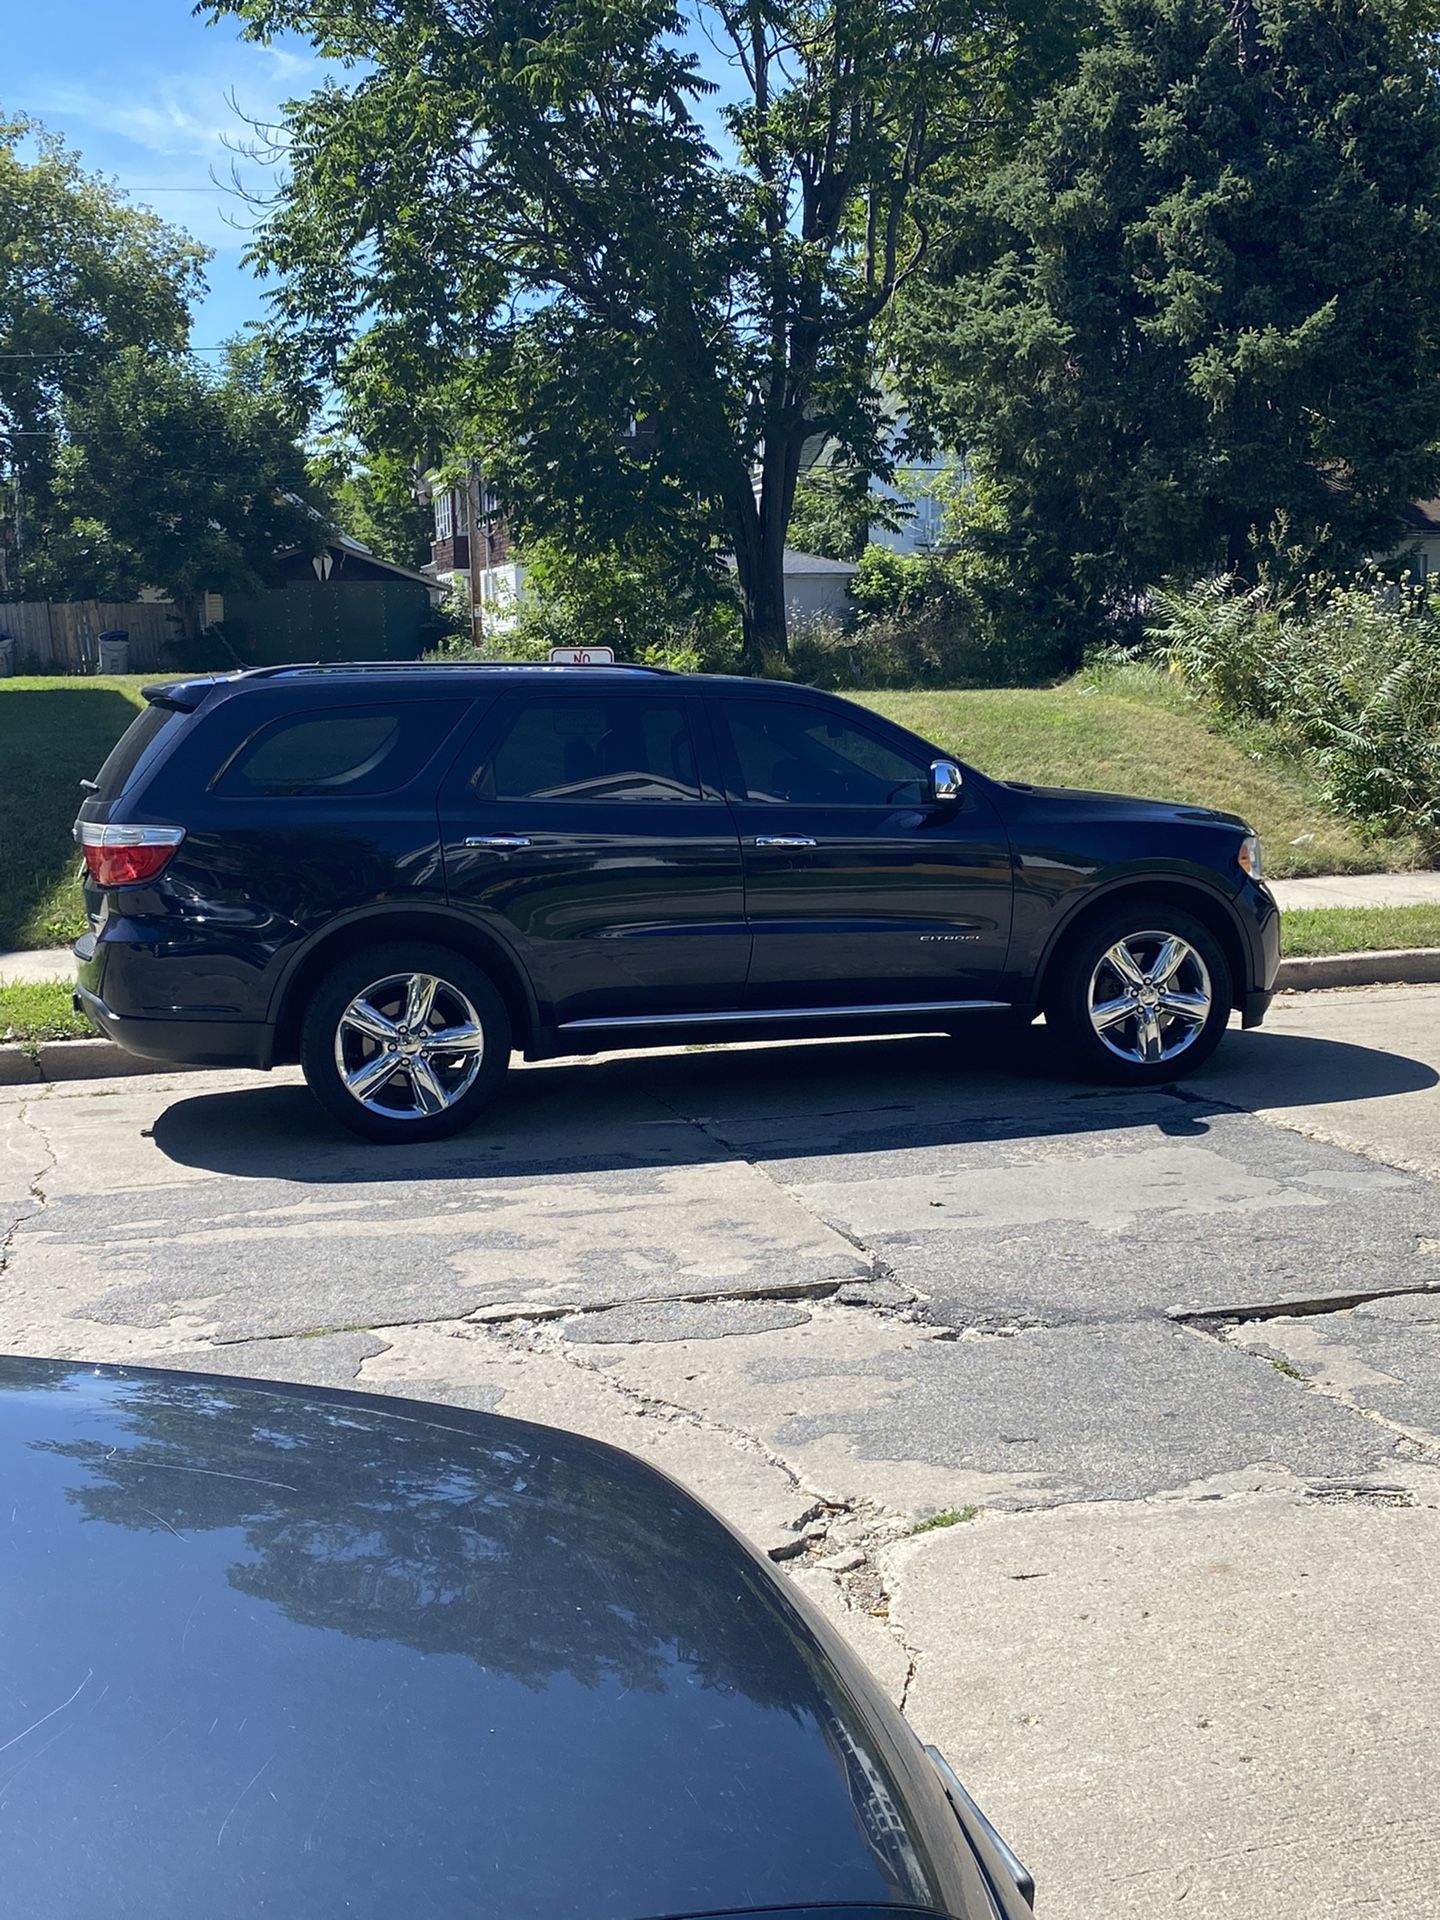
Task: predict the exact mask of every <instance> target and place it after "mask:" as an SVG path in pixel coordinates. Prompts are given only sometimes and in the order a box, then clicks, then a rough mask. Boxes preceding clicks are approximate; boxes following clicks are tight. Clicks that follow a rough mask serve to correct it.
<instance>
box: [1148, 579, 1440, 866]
mask: <svg viewBox="0 0 1440 1920" xmlns="http://www.w3.org/2000/svg"><path fill="white" fill-rule="evenodd" d="M1157 610H1158V614H1159V618H1158V619H1157V620H1156V621H1155V622H1154V624H1153V625H1152V626H1151V628H1150V629H1149V632H1150V637H1151V640H1152V641H1153V642H1155V643H1157V644H1158V645H1159V646H1160V647H1161V648H1162V649H1163V650H1164V652H1165V655H1166V657H1167V659H1168V660H1169V663H1170V665H1171V667H1172V668H1173V669H1174V670H1175V671H1177V672H1179V673H1181V674H1183V675H1184V676H1185V678H1186V679H1187V680H1188V681H1190V682H1191V683H1192V684H1193V685H1197V686H1201V687H1204V688H1205V689H1206V690H1207V691H1208V692H1209V693H1210V694H1211V695H1212V696H1213V697H1214V699H1215V701H1216V704H1217V705H1218V706H1219V708H1220V710H1221V711H1222V713H1225V714H1228V715H1230V716H1232V717H1234V718H1236V719H1240V720H1245V721H1254V720H1260V721H1263V722H1267V723H1268V724H1269V725H1270V726H1271V727H1272V728H1273V729H1274V730H1275V732H1276V733H1277V734H1278V735H1279V736H1280V738H1281V740H1282V741H1283V742H1284V743H1285V744H1287V745H1289V746H1292V747H1294V748H1296V749H1298V750H1299V751H1300V752H1302V753H1303V754H1304V755H1305V756H1306V758H1307V759H1308V760H1309V761H1310V762H1311V763H1312V765H1313V766H1314V768H1315V771H1316V773H1317V775H1318V778H1319V781H1320V789H1321V794H1322V797H1323V798H1324V799H1326V800H1327V801H1328V802H1329V803H1330V804H1331V805H1332V806H1334V807H1336V808H1338V809H1339V810H1340V811H1341V812H1343V813H1345V814H1348V815H1349V816H1350V817H1351V818H1352V819H1354V820H1356V821H1358V822H1359V823H1360V824H1362V825H1363V826H1367V827H1370V828H1372V829H1374V830H1376V831H1381V832H1386V833H1414V834H1416V835H1418V836H1419V837H1420V838H1421V839H1422V840H1423V841H1424V842H1425V843H1426V844H1427V845H1429V846H1434V847H1440V619H1437V615H1436V609H1435V607H1434V605H1433V603H1432V602H1431V601H1430V600H1429V599H1428V598H1427V597H1426V596H1425V595H1423V594H1422V593H1419V592H1417V591H1416V590H1415V589H1413V588H1410V587H1406V586H1400V587H1396V586H1395V585H1393V584H1392V583H1389V582H1386V581H1384V580H1383V579H1382V578H1381V577H1380V575H1379V574H1378V572H1377V571H1375V570H1374V569H1371V570H1368V571H1366V572H1364V573H1362V574H1360V575H1359V576H1357V577H1356V578H1355V579H1354V580H1351V581H1349V582H1322V583H1319V584H1312V586H1311V587H1310V589H1309V591H1308V593H1307V594H1306V595H1305V596H1304V597H1303V598H1301V597H1300V596H1298V595H1290V596H1279V595H1276V594H1275V593H1274V592H1273V591H1272V590H1271V589H1270V588H1268V587H1266V586H1263V585H1262V586H1259V587H1249V588H1245V587H1241V586H1240V585H1239V584H1238V583H1237V582H1235V581H1234V580H1233V579H1230V578H1228V577H1222V578H1218V579H1211V580H1205V581H1201V582H1200V583H1199V584H1198V585H1196V586H1194V587H1191V588H1189V589H1188V590H1186V591H1184V592H1168V593H1162V594H1160V595H1159V596H1158V597H1157Z"/></svg>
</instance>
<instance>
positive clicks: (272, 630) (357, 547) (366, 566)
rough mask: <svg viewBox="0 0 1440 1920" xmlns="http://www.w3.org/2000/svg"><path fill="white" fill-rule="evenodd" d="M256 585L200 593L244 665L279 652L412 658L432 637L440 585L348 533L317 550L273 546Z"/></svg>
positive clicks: (300, 656) (273, 658) (292, 656)
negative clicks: (280, 549)
mask: <svg viewBox="0 0 1440 1920" xmlns="http://www.w3.org/2000/svg"><path fill="white" fill-rule="evenodd" d="M263 578H264V586H263V587H262V588H261V590H260V591H259V592H257V593H249V594H235V593H227V594H225V595H223V596H222V595H219V594H209V595H207V596H206V608H205V612H206V621H207V624H209V625H216V624H222V623H223V627H224V633H225V638H226V640H227V642H228V644H229V645H230V646H231V647H232V648H233V649H234V651H235V654H236V656H237V657H238V658H239V659H241V660H243V661H245V663H246V664H247V665H249V666H268V665H271V664H274V663H277V662H280V661H285V660H415V659H418V658H419V657H420V655H421V654H422V653H424V652H425V651H426V650H427V648H428V647H430V646H432V645H433V644H434V616H435V609H436V607H437V605H438V603H439V601H440V599H441V597H442V589H441V588H440V587H439V586H438V585H437V583H436V582H435V581H434V580H432V579H430V578H429V577H428V576H427V575H426V574H423V573H417V572H416V571H415V569H414V568H413V567H401V566H397V565H395V563H394V562H393V561H390V560H382V559H381V558H380V557H379V555H378V554H375V553H372V552H371V550H370V549H369V547H367V546H365V545H364V543H363V542H362V541H359V540H353V539H351V537H350V536H349V534H345V533H336V534H333V535H332V536H331V537H330V539H329V540H328V541H327V542H326V544H325V546H324V547H322V548H321V550H320V551H319V552H318V553H313V552H312V551H311V550H310V549H309V548H308V547H291V548H288V549H287V550H286V551H285V552H283V553H277V554H276V555H275V558H274V559H273V560H272V561H271V562H270V564H269V566H268V567H267V568H266V569H265V572H264V576H263Z"/></svg>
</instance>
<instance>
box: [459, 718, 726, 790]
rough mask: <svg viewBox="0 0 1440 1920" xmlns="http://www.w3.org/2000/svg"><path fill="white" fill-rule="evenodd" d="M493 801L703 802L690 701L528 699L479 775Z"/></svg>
mask: <svg viewBox="0 0 1440 1920" xmlns="http://www.w3.org/2000/svg"><path fill="white" fill-rule="evenodd" d="M474 785H475V789H476V791H477V792H478V793H481V794H483V795H484V796H485V798H486V799H489V800H698V799H699V798H700V789H699V783H698V780H697V777H696V770H695V750H694V747H693V746H692V745H691V741H690V724H689V721H688V719H687V718H686V714H685V707H684V704H683V702H681V701H679V700H649V699H644V698H637V697H635V696H626V697H624V698H621V699H618V700H605V699H588V700H587V699H575V698H573V697H571V698H566V697H558V698H555V699H540V700H529V701H527V702H526V703H525V705H524V706H522V707H517V708H516V709H514V710H513V711H511V712H510V713H509V715H508V716H507V719H506V722H505V724H504V726H503V727H502V730H501V734H500V737H499V739H498V740H497V741H496V742H495V745H494V746H493V747H492V748H491V750H490V752H489V754H488V756H487V757H486V759H485V761H484V763H483V764H482V765H481V767H480V768H479V770H478V772H477V773H476V775H475V781H474Z"/></svg>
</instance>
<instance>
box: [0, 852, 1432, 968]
mask: <svg viewBox="0 0 1440 1920" xmlns="http://www.w3.org/2000/svg"><path fill="white" fill-rule="evenodd" d="M1270 891H1271V892H1272V893H1273V894H1274V895H1275V898H1276V899H1277V900H1278V901H1279V903H1280V906H1281V908H1282V910H1283V911H1284V912H1286V913H1294V912H1297V911H1299V910H1302V909H1304V908H1306V907H1424V906H1440V873H1341V874H1331V875H1327V876H1325V877H1324V878H1321V879H1315V880H1274V881H1272V882H1271V883H1270ZM74 977H75V963H74V961H73V960H72V959H71V957H70V949H69V948H68V947H37V948H35V949H34V950H33V951H32V952H29V953H0V987H10V986H15V985H18V984H20V983H22V982H23V983H27V984H28V983H30V982H32V981H33V982H40V981H50V980H61V981H70V980H73V979H74Z"/></svg>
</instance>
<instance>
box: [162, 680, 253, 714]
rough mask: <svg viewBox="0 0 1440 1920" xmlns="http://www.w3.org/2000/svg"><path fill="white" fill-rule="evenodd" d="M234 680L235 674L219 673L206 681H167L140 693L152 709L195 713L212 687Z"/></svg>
mask: <svg viewBox="0 0 1440 1920" xmlns="http://www.w3.org/2000/svg"><path fill="white" fill-rule="evenodd" d="M234 678H235V676H234V674H233V673H217V674H212V675H211V676H210V677H209V678H208V679H204V680H167V681H165V682H163V683H162V684H161V685H159V686H154V687H142V688H141V689H140V692H141V694H142V695H143V696H144V698H145V699H146V700H148V701H149V703H150V705H151V706H152V707H168V708H169V710H170V711H171V712H172V713H194V712H195V710H196V708H197V707H199V706H201V705H202V704H203V702H204V700H205V698H206V695H207V694H208V693H209V692H210V690H211V688H212V687H218V686H221V685H223V684H224V683H225V682H226V681H227V680H233V679H234Z"/></svg>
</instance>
